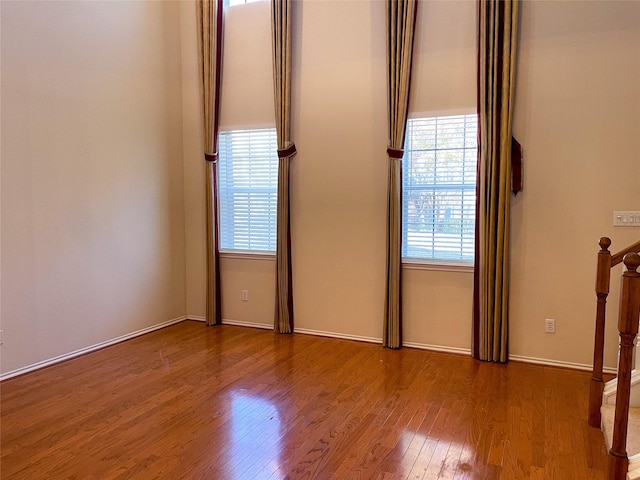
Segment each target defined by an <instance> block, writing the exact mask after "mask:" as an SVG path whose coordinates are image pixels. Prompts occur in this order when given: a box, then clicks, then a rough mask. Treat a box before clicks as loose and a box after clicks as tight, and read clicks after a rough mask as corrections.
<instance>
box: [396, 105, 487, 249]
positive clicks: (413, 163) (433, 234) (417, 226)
mask: <svg viewBox="0 0 640 480" xmlns="http://www.w3.org/2000/svg"><path fill="white" fill-rule="evenodd" d="M477 134H478V122H477V115H475V114H473V115H457V116H448V117H432V118H419V119H410V120H409V121H408V123H407V136H406V141H405V154H404V159H403V174H402V176H403V198H402V207H403V225H402V256H403V258H405V259H427V260H429V259H432V260H458V261H465V262H470V261H473V256H474V228H475V205H476V192H475V188H476V164H477V150H478V147H477Z"/></svg>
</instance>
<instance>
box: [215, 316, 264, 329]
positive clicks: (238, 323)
mask: <svg viewBox="0 0 640 480" xmlns="http://www.w3.org/2000/svg"><path fill="white" fill-rule="evenodd" d="M222 324H223V325H234V326H236V327H250V328H261V329H262V330H272V329H273V325H267V324H266V323H255V322H243V321H241V320H229V319H227V318H223V319H222Z"/></svg>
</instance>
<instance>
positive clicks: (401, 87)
mask: <svg viewBox="0 0 640 480" xmlns="http://www.w3.org/2000/svg"><path fill="white" fill-rule="evenodd" d="M417 7H418V4H417V0H387V1H386V21H387V87H388V90H387V112H388V126H389V138H388V148H387V155H388V186H387V195H388V203H387V252H386V258H387V265H386V272H387V278H386V295H385V302H384V325H383V330H384V331H383V339H382V344H383V345H384V346H385V347H388V348H400V347H401V346H402V295H401V293H402V157H403V154H404V138H405V131H406V128H407V115H408V110H409V89H410V85H411V60H412V55H413V38H414V34H415V28H416V10H417Z"/></svg>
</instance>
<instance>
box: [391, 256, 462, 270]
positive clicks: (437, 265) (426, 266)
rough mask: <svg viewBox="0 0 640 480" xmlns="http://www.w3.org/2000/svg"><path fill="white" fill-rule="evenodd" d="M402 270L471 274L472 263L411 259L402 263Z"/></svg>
mask: <svg viewBox="0 0 640 480" xmlns="http://www.w3.org/2000/svg"><path fill="white" fill-rule="evenodd" d="M402 268H406V269H407V270H431V271H434V272H458V273H473V263H470V262H456V261H455V260H419V259H416V258H411V259H406V260H403V261H402Z"/></svg>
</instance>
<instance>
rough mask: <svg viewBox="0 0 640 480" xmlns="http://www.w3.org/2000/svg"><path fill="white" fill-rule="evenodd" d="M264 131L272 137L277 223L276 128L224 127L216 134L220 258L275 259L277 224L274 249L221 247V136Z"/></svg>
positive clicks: (252, 126)
mask: <svg viewBox="0 0 640 480" xmlns="http://www.w3.org/2000/svg"><path fill="white" fill-rule="evenodd" d="M260 130H262V131H265V130H269V131H271V133H272V134H273V135H274V138H273V140H274V145H273V148H272V149H271V150H269V152H270V154H271V155H273V157H272V159H273V160H274V164H275V173H274V175H275V180H276V187H275V193H276V204H275V210H274V211H273V216H274V217H275V218H276V222H277V192H278V189H277V178H278V158H277V137H275V136H276V135H277V133H276V128H275V126H274V125H249V126H242V127H224V128H221V129H220V131H219V132H218V135H219V136H218V152H219V159H218V163H217V169H218V172H217V178H218V186H217V190H218V230H219V232H220V233H219V237H218V241H219V244H218V251H219V253H220V257H222V258H235V259H252V260H270V261H273V260H275V258H276V250H275V248H276V247H275V241H276V240H275V237H276V236H277V223H276V226H275V229H276V230H275V232H274V249H273V250H259V249H245V248H229V247H226V248H225V247H222V228H223V220H222V204H223V200H222V196H223V194H222V190H223V189H222V181H221V180H222V177H223V175H222V172H221V168H222V162H223V161H224V160H223V156H222V148H221V147H222V136H223V135H224V134H230V133H234V132H249V131H260Z"/></svg>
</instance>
